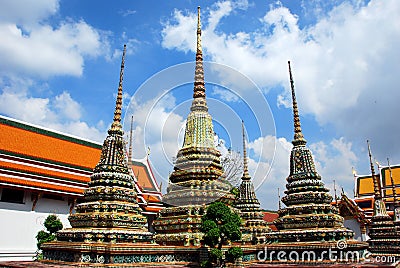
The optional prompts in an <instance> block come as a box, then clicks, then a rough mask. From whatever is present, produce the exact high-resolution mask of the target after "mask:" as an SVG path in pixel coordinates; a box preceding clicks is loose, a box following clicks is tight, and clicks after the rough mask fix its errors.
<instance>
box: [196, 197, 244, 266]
mask: <svg viewBox="0 0 400 268" xmlns="http://www.w3.org/2000/svg"><path fill="white" fill-rule="evenodd" d="M201 221H202V222H201V228H200V229H201V231H202V232H203V233H204V243H205V244H206V245H207V246H209V247H210V248H212V249H211V251H210V260H211V262H213V263H215V264H217V265H221V266H222V265H223V254H222V246H223V245H227V244H229V242H231V241H232V242H233V241H238V240H240V239H241V238H242V233H241V231H240V225H241V219H240V217H239V215H237V214H236V213H235V212H233V211H232V210H231V209H230V208H229V207H228V206H227V205H226V204H224V203H222V202H214V203H212V204H210V205H209V206H208V208H207V212H206V214H205V215H204V216H203V217H202V219H201ZM234 248H237V247H232V248H230V249H229V250H231V251H232V253H233V254H230V253H229V254H228V255H229V256H227V257H229V258H230V259H231V260H233V261H234V260H235V259H237V258H239V257H241V255H240V254H239V253H238V252H239V251H240V252H242V251H241V248H239V250H237V249H234ZM228 252H229V251H228ZM242 254H243V252H242Z"/></svg>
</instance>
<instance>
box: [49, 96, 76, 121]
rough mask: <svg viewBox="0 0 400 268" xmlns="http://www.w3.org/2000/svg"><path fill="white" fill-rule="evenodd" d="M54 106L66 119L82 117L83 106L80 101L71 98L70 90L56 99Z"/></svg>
mask: <svg viewBox="0 0 400 268" xmlns="http://www.w3.org/2000/svg"><path fill="white" fill-rule="evenodd" d="M54 107H55V108H56V109H57V113H58V114H60V115H62V116H64V117H65V118H66V119H71V120H78V119H79V118H80V117H81V107H80V105H79V103H77V102H76V101H75V100H73V99H72V98H71V95H70V94H69V93H68V92H65V91H64V92H63V93H61V94H60V95H58V96H56V97H55V99H54Z"/></svg>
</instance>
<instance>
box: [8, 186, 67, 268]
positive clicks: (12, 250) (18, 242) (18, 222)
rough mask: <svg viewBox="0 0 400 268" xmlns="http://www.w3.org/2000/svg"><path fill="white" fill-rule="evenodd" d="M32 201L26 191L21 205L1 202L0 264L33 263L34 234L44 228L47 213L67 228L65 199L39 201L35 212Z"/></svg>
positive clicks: (29, 193)
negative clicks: (8, 262) (2, 262)
mask: <svg viewBox="0 0 400 268" xmlns="http://www.w3.org/2000/svg"><path fill="white" fill-rule="evenodd" d="M31 199H32V198H31V192H30V191H25V196H24V203H23V204H15V203H8V202H0V261H10V260H15V261H16V260H28V261H29V260H32V258H33V257H34V256H35V255H36V254H35V252H36V250H37V246H36V243H37V241H36V234H37V233H38V232H39V231H40V230H45V229H46V228H45V227H44V225H43V223H44V220H45V219H46V218H47V216H48V215H50V214H56V215H57V216H58V217H59V218H60V220H61V222H62V223H63V226H64V228H65V227H70V224H69V222H68V215H69V205H68V201H67V199H66V198H65V200H64V201H61V200H53V199H47V198H40V199H39V200H38V201H37V203H36V207H35V209H34V211H32V205H33V201H32V200H31Z"/></svg>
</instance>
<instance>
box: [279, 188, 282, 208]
mask: <svg viewBox="0 0 400 268" xmlns="http://www.w3.org/2000/svg"><path fill="white" fill-rule="evenodd" d="M278 209H279V210H281V209H282V204H281V192H280V190H279V187H278Z"/></svg>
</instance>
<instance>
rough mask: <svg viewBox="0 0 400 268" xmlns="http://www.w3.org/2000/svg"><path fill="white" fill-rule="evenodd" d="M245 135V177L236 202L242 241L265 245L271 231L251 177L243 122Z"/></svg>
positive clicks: (243, 132) (243, 176)
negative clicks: (266, 236)
mask: <svg viewBox="0 0 400 268" xmlns="http://www.w3.org/2000/svg"><path fill="white" fill-rule="evenodd" d="M242 135H243V175H242V182H241V183H240V186H239V197H238V199H237V200H236V202H235V207H236V208H237V209H239V210H240V217H241V218H242V220H243V225H242V228H241V229H242V230H241V231H242V241H244V242H250V243H254V244H259V243H264V242H265V234H266V233H267V232H270V231H271V229H270V228H269V227H268V226H267V222H266V221H264V220H263V216H264V214H263V212H262V210H261V208H260V202H259V201H258V199H257V197H256V193H255V191H254V185H253V183H252V181H251V177H250V175H249V169H248V163H247V150H246V135H245V131H244V122H243V121H242Z"/></svg>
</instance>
